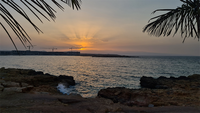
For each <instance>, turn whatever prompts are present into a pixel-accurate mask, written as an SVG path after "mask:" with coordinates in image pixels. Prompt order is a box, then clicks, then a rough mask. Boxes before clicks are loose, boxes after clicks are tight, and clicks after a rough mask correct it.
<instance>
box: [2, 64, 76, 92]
mask: <svg viewBox="0 0 200 113" xmlns="http://www.w3.org/2000/svg"><path fill="white" fill-rule="evenodd" d="M0 78H3V79H0V84H1V85H2V86H4V87H6V88H8V87H29V86H33V87H34V88H32V89H31V88H30V87H29V88H27V89H26V90H25V89H24V92H27V91H29V90H30V89H31V90H33V89H34V90H36V88H38V89H40V91H41V92H42V90H45V88H41V86H48V87H47V89H46V90H48V89H49V91H52V92H53V93H55V91H57V89H56V87H57V85H58V84H59V83H63V84H65V85H66V86H67V87H69V86H70V85H75V80H74V78H73V77H72V76H65V75H61V76H53V75H50V74H44V73H43V72H41V71H35V70H31V69H13V68H8V69H6V68H0ZM50 87H51V88H50ZM50 89H51V90H50ZM6 90H9V89H6ZM57 92H58V91H57Z"/></svg>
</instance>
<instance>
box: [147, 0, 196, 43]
mask: <svg viewBox="0 0 200 113" xmlns="http://www.w3.org/2000/svg"><path fill="white" fill-rule="evenodd" d="M180 1H181V2H183V4H182V6H181V7H177V8H176V9H158V10H155V11H154V12H153V13H155V12H157V11H168V12H167V13H165V14H162V15H159V16H156V17H153V18H151V19H150V20H149V21H152V20H154V21H153V22H151V23H149V24H147V25H146V26H145V27H144V29H143V32H148V33H149V34H150V35H154V36H157V37H159V36H161V35H163V36H169V35H171V34H172V33H173V36H174V35H175V34H176V33H177V32H178V31H179V30H180V33H181V36H182V37H183V38H184V39H183V42H184V41H185V39H186V38H187V37H195V38H198V40H199V36H200V9H199V6H200V2H199V0H180Z"/></svg>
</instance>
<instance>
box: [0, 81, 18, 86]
mask: <svg viewBox="0 0 200 113" xmlns="http://www.w3.org/2000/svg"><path fill="white" fill-rule="evenodd" d="M2 85H3V86H4V87H20V85H19V83H16V82H11V81H8V82H4V83H2Z"/></svg>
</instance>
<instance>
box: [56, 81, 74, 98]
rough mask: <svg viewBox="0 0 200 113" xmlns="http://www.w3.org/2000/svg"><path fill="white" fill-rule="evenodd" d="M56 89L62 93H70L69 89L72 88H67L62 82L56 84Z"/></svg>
mask: <svg viewBox="0 0 200 113" xmlns="http://www.w3.org/2000/svg"><path fill="white" fill-rule="evenodd" d="M57 89H58V90H59V91H60V92H61V93H63V94H67V95H69V94H70V93H71V91H72V90H73V88H72V87H69V88H67V87H66V86H65V85H63V84H62V83H59V84H58V86H57Z"/></svg>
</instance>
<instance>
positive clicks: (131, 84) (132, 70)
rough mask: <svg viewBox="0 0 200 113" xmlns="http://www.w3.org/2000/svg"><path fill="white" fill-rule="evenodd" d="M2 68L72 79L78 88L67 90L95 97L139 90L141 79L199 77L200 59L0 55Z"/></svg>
mask: <svg viewBox="0 0 200 113" xmlns="http://www.w3.org/2000/svg"><path fill="white" fill-rule="evenodd" d="M0 67H5V68H21V69H34V70H36V71H43V72H44V73H49V74H52V75H56V76H58V75H69V76H73V77H74V79H75V81H76V85H75V86H73V87H71V88H68V89H65V90H66V91H68V92H70V93H76V94H81V95H82V96H83V97H95V96H96V95H97V93H98V91H99V90H100V89H103V88H107V87H127V88H139V87H140V85H139V79H140V78H141V77H142V76H151V77H155V78H156V77H159V76H166V77H170V76H174V77H178V76H188V75H192V74H200V57H183V56H182V57H172V56H171V57H140V58H100V57H80V56H0Z"/></svg>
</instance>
